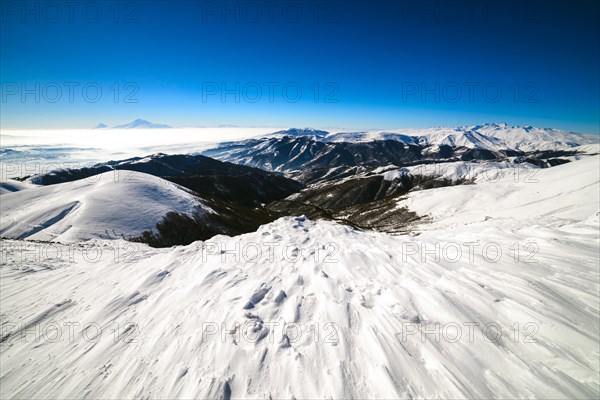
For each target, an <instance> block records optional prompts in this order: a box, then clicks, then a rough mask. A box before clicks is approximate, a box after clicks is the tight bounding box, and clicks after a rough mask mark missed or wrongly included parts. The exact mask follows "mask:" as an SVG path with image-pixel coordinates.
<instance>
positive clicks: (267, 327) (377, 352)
mask: <svg viewBox="0 0 600 400" xmlns="http://www.w3.org/2000/svg"><path fill="white" fill-rule="evenodd" d="M597 166H598V157H590V158H588V159H586V160H580V161H576V162H573V163H570V164H566V165H562V166H558V167H554V168H551V169H548V170H541V171H540V172H539V173H538V174H537V175H536V178H538V179H539V182H538V183H536V184H526V183H519V182H517V183H515V182H511V181H510V179H511V178H510V177H509V176H507V177H505V178H503V179H504V180H501V181H500V182H495V183H491V182H489V183H481V184H480V183H478V184H476V185H467V186H456V187H449V188H440V189H432V190H427V191H421V192H415V193H412V194H411V195H409V196H408V197H407V199H405V200H403V202H404V203H403V204H404V205H406V206H408V207H409V208H411V209H414V210H417V212H419V213H420V214H422V215H424V214H430V217H431V220H432V221H433V222H431V223H430V225H423V226H420V227H419V229H420V231H421V233H420V234H419V235H418V236H415V237H411V236H407V235H402V236H400V235H398V236H393V235H388V234H383V233H376V232H366V231H357V230H353V229H352V228H350V227H347V226H342V225H339V224H336V223H333V222H327V221H317V222H313V221H309V220H307V219H306V218H304V217H296V218H293V217H286V218H282V219H279V220H277V221H275V222H273V223H271V224H268V225H264V226H262V227H261V228H260V229H259V230H258V231H257V232H254V233H249V234H245V235H241V236H237V237H233V238H230V237H225V236H217V237H214V238H212V239H210V240H208V241H206V242H195V243H193V244H191V245H189V246H179V247H174V248H170V249H151V248H149V247H147V246H145V245H136V248H137V252H136V253H135V262H125V261H124V260H122V259H119V260H118V261H115V259H114V255H113V253H112V252H110V249H111V248H112V247H114V246H115V245H122V246H126V245H127V243H126V242H123V241H104V240H96V241H93V242H88V243H81V244H77V245H74V246H76V247H75V249H76V250H77V251H75V254H79V250H81V249H84V248H86V246H87V247H94V246H100V247H102V246H103V247H102V248H105V249H107V251H106V253H104V254H105V256H103V257H100V259H99V260H98V261H97V262H91V261H89V260H86V259H84V258H83V257H74V258H75V259H74V260H72V259H71V258H69V257H67V256H62V257H59V259H58V260H48V259H43V258H41V259H40V258H35V257H29V258H28V259H26V260H23V259H22V257H23V254H22V253H21V252H19V250H18V249H19V246H21V245H23V243H24V242H22V241H14V240H3V241H2V245H3V258H2V260H1V261H2V264H1V268H0V278H1V279H0V289H1V290H0V300H1V304H2V310H1V315H0V322H1V324H2V337H1V339H0V357H1V364H2V368H1V371H0V383H1V384H0V397H2V398H82V397H86V398H139V397H143V398H216V397H220V398H240V397H246V398H268V397H273V398H291V397H295V398H330V397H331V398H348V397H353V398H415V397H424V398H467V397H468V398H525V397H527V398H530V397H536V398H565V399H569V398H596V397H597V396H598V394H599V392H600V383H599V373H600V368H599V361H600V359H599V357H600V355H599V351H598V332H599V320H598V315H599V311H600V310H599V300H600V298H599V295H598V292H599V289H600V284H599V276H598V262H599V255H598V246H599V244H600V243H599V238H598V224H599V219H598V190H599V185H598V168H597ZM594 193H595V195H594ZM482 196H489V198H490V203H486V202H485V201H484V200H485V199H486V198H485V197H482ZM492 199H493V201H495V203H494V202H491V201H492ZM436 204H437V205H438V206H442V205H445V208H444V207H441V208H440V207H438V208H436V207H434V205H436ZM495 205H497V207H496V206H495ZM494 210H496V211H494ZM476 241H479V243H480V245H479V247H477V248H476V250H475V251H474V252H473V256H472V257H473V258H472V259H470V257H469V254H467V252H466V250H465V249H466V247H464V246H463V254H462V256H461V257H459V259H458V260H456V258H455V257H439V259H436V258H435V257H436V255H435V254H433V255H432V254H429V255H425V259H424V260H423V259H422V257H423V250H424V249H428V250H431V249H435V245H436V243H437V244H439V246H440V247H441V248H444V247H445V246H446V245H448V244H449V243H458V244H461V245H462V244H464V243H471V242H476ZM492 242H493V243H495V244H497V246H499V247H500V248H501V250H502V253H501V256H500V257H499V259H498V261H496V262H490V260H489V257H494V255H495V253H494V252H493V251H491V252H490V253H489V254H488V259H486V258H485V257H484V252H483V251H482V249H481V248H482V246H483V245H484V244H485V243H492ZM530 242H534V243H535V244H536V245H537V247H538V249H537V251H536V252H535V254H534V255H533V259H529V260H528V261H537V262H525V261H526V260H525V259H526V257H527V256H530V255H531V254H530V252H528V251H525V250H523V249H522V247H523V245H524V244H526V243H530ZM273 243H277V245H274V244H273ZM328 243H335V246H333V247H332V246H329V245H328ZM515 243H518V244H519V245H520V246H521V249H522V250H521V251H522V254H521V256H520V257H519V258H517V259H516V258H515V255H514V250H512V249H513V248H514V247H513V246H514V244H515ZM236 244H237V245H238V246H239V249H241V250H239V251H236V250H235V249H236ZM286 244H289V246H288V247H286ZM415 245H416V246H417V248H418V249H420V251H419V252H418V253H417V254H410V253H412V250H415V247H414V246H415ZM55 246H56V248H63V250H64V251H63V254H64V253H65V252H67V253H68V251H67V247H66V245H60V244H56V245H55ZM256 246H259V247H260V248H261V249H262V251H261V253H260V256H259V257H258V260H252V258H253V257H252V256H253V254H254V253H253V251H256V248H257V247H256ZM269 246H271V248H273V251H272V253H271V252H270V251H268V249H269ZM71 249H72V248H71ZM284 249H286V250H287V251H284ZM335 249H337V251H335V252H334V251H333V250H335ZM223 250H225V252H222V251H223ZM409 250H411V251H409ZM227 251H233V252H234V253H236V254H238V260H236V259H235V254H232V253H227ZM244 251H246V252H245V253H244ZM332 253H334V254H332ZM109 254H110V255H109ZM244 254H245V255H246V257H245V258H244V257H243V255H244ZM271 254H272V259H270V256H271ZM436 254H440V253H439V252H437V253H436ZM442 254H443V253H442ZM326 255H329V256H330V257H329V258H327V261H329V262H325V256H326ZM295 257H297V259H296V260H295V261H294V258H295ZM69 322H70V323H77V324H79V325H77V326H76V327H75V329H74V335H73V338H72V340H70V339H69V338H68V336H69V332H68V330H67V328H66V327H65V325H64V324H65V323H69ZM52 323H57V324H59V326H62V327H63V329H62V335H63V337H62V338H61V339H59V340H55V342H52V341H51V340H43V339H42V340H39V341H37V342H36V341H35V340H34V337H35V334H34V333H32V330H33V329H34V328H35V327H36V326H39V327H41V329H43V328H44V327H48V326H50V325H51V324H52ZM90 323H95V324H98V326H99V327H101V328H102V335H100V336H98V337H97V338H95V339H94V340H86V338H85V337H84V335H83V334H82V332H80V330H81V328H82V327H84V326H86V325H88V324H90ZM128 323H133V324H135V326H136V327H137V328H132V327H131V326H130V325H128ZM236 323H239V324H240V325H239V326H240V327H239V328H238V329H235V326H236ZM274 323H278V324H279V325H275V324H274ZM284 323H287V324H290V323H296V324H298V325H297V326H299V327H301V329H302V334H301V335H300V336H297V335H294V334H293V333H294V332H292V331H285V332H284V331H283V329H282V327H283V324H284ZM489 323H496V324H498V325H499V326H500V327H501V329H502V332H501V335H500V337H499V338H498V337H497V336H495V335H494V332H496V331H495V330H493V329H492V330H489V329H488V330H484V329H483V328H484V326H485V325H486V324H489ZM516 323H518V324H519V325H518V329H517V328H515V324H516ZM10 324H17V327H16V328H15V329H10V328H11V327H13V326H12V325H10ZM223 324H224V325H223ZM435 324H440V325H439V326H440V329H436V328H435V326H436V325H435ZM456 324H457V325H459V326H460V327H461V329H462V334H461V335H460V336H459V337H458V338H456V335H455V334H454V332H455V331H454V330H453V329H452V327H453V326H456ZM465 324H478V325H477V326H474V327H473V335H472V336H471V335H470V334H469V329H468V325H465ZM526 324H530V325H526ZM115 326H118V333H119V340H115V336H114V335H115V332H114V331H113V329H115V328H114V327H115ZM223 326H224V327H225V328H224V329H223ZM316 326H318V327H319V329H318V332H319V334H318V335H316V334H315V329H316V328H315V327H316ZM111 327H112V329H111ZM248 327H249V328H250V330H248ZM442 327H450V328H448V330H446V331H444V330H442ZM424 328H425V329H430V330H432V332H430V333H425V334H424V335H425V336H424V339H423V336H422V335H423V329H424ZM19 329H20V330H19ZM213 329H214V330H215V331H213ZM244 329H246V330H245V331H244V332H246V335H244V332H240V330H244ZM413 329H417V332H415V333H414V334H408V333H412V330H413ZM515 330H518V332H519V337H518V339H517V340H515ZM33 332H35V331H33ZM94 332H96V331H95V329H94V328H92V333H89V332H88V339H89V337H90V336H91V337H93V336H94ZM213 332H214V333H213ZM435 332H439V333H440V334H441V333H444V332H445V333H446V334H445V335H441V337H440V339H439V340H436V338H435ZM403 333H406V334H407V335H405V336H404V337H403ZM23 335H25V340H23ZM528 338H529V339H528Z"/></svg>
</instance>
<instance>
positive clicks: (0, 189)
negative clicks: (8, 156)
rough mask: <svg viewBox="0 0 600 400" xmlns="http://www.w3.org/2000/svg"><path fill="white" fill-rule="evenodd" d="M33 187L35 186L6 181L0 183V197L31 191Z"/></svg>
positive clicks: (10, 180) (11, 180)
mask: <svg viewBox="0 0 600 400" xmlns="http://www.w3.org/2000/svg"><path fill="white" fill-rule="evenodd" d="M34 187H36V185H33V184H31V183H29V182H21V181H17V180H14V179H7V180H5V181H4V182H0V195H3V194H6V193H13V192H18V191H21V190H26V189H31V188H34Z"/></svg>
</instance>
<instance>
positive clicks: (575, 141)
mask: <svg viewBox="0 0 600 400" xmlns="http://www.w3.org/2000/svg"><path fill="white" fill-rule="evenodd" d="M323 140H324V141H327V142H372V141H375V140H397V141H400V142H403V143H410V144H418V145H422V146H432V145H447V146H451V147H468V148H479V149H487V150H491V151H500V150H514V151H524V152H530V151H546V150H567V149H570V148H573V147H577V146H582V145H586V144H596V143H598V137H597V136H593V135H583V134H579V133H574V132H568V131H563V130H560V129H551V128H536V127H533V126H509V125H507V124H505V123H499V124H496V123H492V124H483V125H472V126H459V127H434V128H424V129H404V130H397V131H391V132H385V131H366V132H342V133H332V134H328V135H326V137H325V138H324V139H323Z"/></svg>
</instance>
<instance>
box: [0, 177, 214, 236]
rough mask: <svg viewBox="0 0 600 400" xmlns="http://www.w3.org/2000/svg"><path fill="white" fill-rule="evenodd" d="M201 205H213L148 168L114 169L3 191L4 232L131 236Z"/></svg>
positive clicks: (0, 225) (0, 223) (0, 210)
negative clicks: (169, 214)
mask: <svg viewBox="0 0 600 400" xmlns="http://www.w3.org/2000/svg"><path fill="white" fill-rule="evenodd" d="M201 209H204V210H207V211H208V209H207V208H206V207H205V206H203V205H202V204H200V203H199V201H198V200H197V198H195V197H194V196H192V195H191V194H189V193H188V191H187V190H186V189H184V188H182V187H181V186H179V185H176V184H174V183H171V182H168V181H165V180H164V179H161V178H158V177H155V176H152V175H148V174H144V173H139V172H132V171H111V172H106V173H103V174H99V175H95V176H92V177H89V178H86V179H80V180H77V181H74V182H66V183H61V184H56V185H50V186H34V185H29V187H28V188H27V189H26V190H21V191H15V192H13V193H5V194H3V195H2V201H1V205H0V216H1V221H0V236H4V237H11V238H27V239H37V240H56V241H61V242H65V241H80V240H87V239H92V238H105V239H106V238H121V237H129V236H133V235H139V234H141V233H142V232H143V231H145V230H150V231H152V230H154V229H155V226H156V223H157V222H159V221H160V220H161V219H162V217H163V216H164V215H165V214H166V213H167V212H169V211H177V212H180V213H185V214H191V213H192V212H194V211H195V210H198V211H199V210H201Z"/></svg>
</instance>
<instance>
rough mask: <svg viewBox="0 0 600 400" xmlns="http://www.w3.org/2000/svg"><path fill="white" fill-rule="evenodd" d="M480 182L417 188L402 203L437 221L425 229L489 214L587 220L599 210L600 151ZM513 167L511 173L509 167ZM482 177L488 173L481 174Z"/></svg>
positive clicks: (504, 218)
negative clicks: (426, 188) (545, 166)
mask: <svg viewBox="0 0 600 400" xmlns="http://www.w3.org/2000/svg"><path fill="white" fill-rule="evenodd" d="M497 172H498V173H496V174H489V175H487V176H486V177H485V178H483V177H482V176H481V175H480V176H479V179H478V180H477V184H476V185H460V186H451V187H445V188H439V189H436V190H435V191H430V190H426V191H417V192H412V193H410V194H409V195H408V198H407V199H406V200H402V201H400V202H399V203H398V206H399V207H408V208H409V209H410V210H412V211H415V212H416V213H417V214H419V215H421V216H429V217H431V218H432V219H433V221H434V223H427V224H426V225H424V226H423V227H422V228H423V229H447V228H451V227H455V226H460V225H465V224H472V223H477V222H481V221H485V220H489V219H496V220H499V221H500V222H501V223H504V222H505V221H506V222H507V223H509V222H510V221H511V220H513V219H521V220H522V219H529V220H532V221H533V222H534V223H535V224H540V223H542V221H544V222H545V223H547V224H548V225H551V224H552V221H554V220H555V219H557V218H559V217H560V218H561V219H566V220H585V219H586V218H591V217H594V215H596V217H595V218H596V219H597V218H598V216H597V213H598V212H599V211H600V200H599V196H600V189H599V188H600V186H599V184H598V182H599V180H600V177H599V176H600V157H599V156H589V157H586V158H583V159H581V160H577V161H573V162H570V163H568V164H563V165H559V166H556V167H552V168H548V169H535V168H524V166H519V168H513V169H512V170H508V171H506V170H504V173H501V172H502V170H498V171H497ZM506 172H509V173H506ZM482 178H483V179H482Z"/></svg>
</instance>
